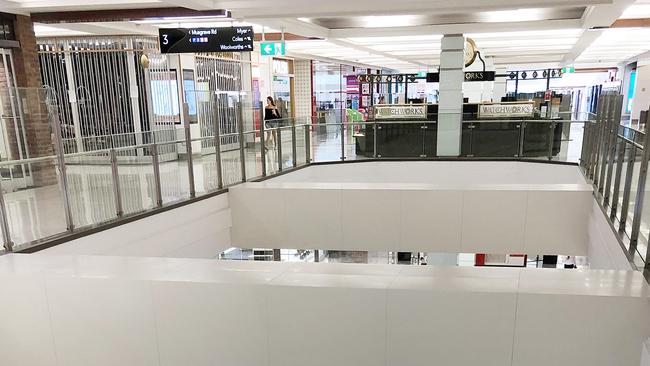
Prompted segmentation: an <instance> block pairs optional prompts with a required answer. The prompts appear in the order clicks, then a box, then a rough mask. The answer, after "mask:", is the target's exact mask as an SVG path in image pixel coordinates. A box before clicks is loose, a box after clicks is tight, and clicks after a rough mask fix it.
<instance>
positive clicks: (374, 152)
mask: <svg viewBox="0 0 650 366" xmlns="http://www.w3.org/2000/svg"><path fill="white" fill-rule="evenodd" d="M377 127H379V125H377V121H375V122H374V123H373V126H372V135H373V138H372V157H373V158H375V159H377V156H378V154H377Z"/></svg>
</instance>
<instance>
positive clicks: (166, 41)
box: [162, 34, 169, 45]
mask: <svg viewBox="0 0 650 366" xmlns="http://www.w3.org/2000/svg"><path fill="white" fill-rule="evenodd" d="M162 36H163V44H165V45H166V44H169V39H167V35H166V34H163V35H162Z"/></svg>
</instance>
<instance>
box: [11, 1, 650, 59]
mask: <svg viewBox="0 0 650 366" xmlns="http://www.w3.org/2000/svg"><path fill="white" fill-rule="evenodd" d="M169 6H183V7H187V8H192V9H197V10H206V9H228V10H230V11H232V14H233V18H234V19H231V20H228V21H223V19H166V20H148V21H141V22H113V23H77V24H47V25H38V26H37V27H36V32H37V35H38V36H62V35H66V34H69V35H83V34H102V35H106V34H124V33H136V34H152V35H153V34H157V28H158V27H170V26H172V27H176V26H180V27H195V26H216V25H230V24H253V25H254V27H255V31H256V32H257V33H260V32H261V31H262V29H264V30H265V31H266V32H267V33H271V32H279V31H280V30H284V31H285V32H288V33H293V34H297V35H301V36H305V37H317V38H320V39H321V40H305V41H288V42H287V51H288V52H289V54H290V55H293V56H296V57H311V58H316V59H323V60H340V61H342V62H348V63H356V64H363V65H371V66H376V67H384V68H389V69H395V70H399V71H421V70H432V69H436V68H437V66H438V64H439V57H440V40H441V38H442V35H443V34H450V33H463V34H465V35H466V36H468V37H471V38H472V39H474V40H475V41H476V44H477V45H478V47H479V49H480V51H481V53H482V55H483V56H484V57H488V58H491V62H493V63H494V64H496V65H498V66H500V67H520V66H524V67H537V66H539V67H550V66H563V65H576V66H578V67H580V66H584V67H587V66H589V67H591V66H599V67H603V66H616V65H618V64H619V63H621V62H624V61H626V60H629V59H633V58H635V57H638V55H640V54H644V53H646V52H648V51H650V42H648V41H646V40H647V39H650V38H649V37H648V36H650V28H620V29H608V30H591V29H592V28H594V27H597V28H598V27H608V26H610V25H611V24H612V23H613V22H614V21H616V20H617V19H619V18H624V19H633V18H650V0H638V1H634V0H489V1H476V0H455V1H448V0H400V1H395V0H355V1H349V0H345V1H344V0H329V1H327V2H324V1H322V2H321V1H313V0H273V1H271V0H231V1H218V0H133V1H128V0H94V1H92V2H89V1H87V0H0V11H10V12H16V13H29V12H38V11H67V10H100V9H115V8H147V7H169ZM369 9H370V10H369ZM576 12H577V13H579V14H580V16H576V15H575V14H576ZM233 22H235V23H233ZM324 24H325V25H327V26H324ZM648 54H650V52H648Z"/></svg>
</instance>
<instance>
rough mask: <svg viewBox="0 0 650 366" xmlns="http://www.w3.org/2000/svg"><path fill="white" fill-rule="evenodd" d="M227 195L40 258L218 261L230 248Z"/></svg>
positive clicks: (73, 242)
mask: <svg viewBox="0 0 650 366" xmlns="http://www.w3.org/2000/svg"><path fill="white" fill-rule="evenodd" d="M230 224H231V221H230V209H229V207H228V194H221V195H218V196H215V197H211V198H207V199H204V200H201V201H198V202H195V203H192V204H189V205H186V206H182V207H179V208H176V209H173V210H170V211H166V212H162V213H159V214H156V215H152V216H149V217H146V218H143V219H140V220H137V221H133V222H130V223H128V224H124V225H120V226H117V227H114V228H111V229H108V230H105V231H102V232H99V233H96V234H92V235H88V236H85V237H82V238H79V239H75V240H71V241H69V242H66V243H63V244H60V245H57V246H55V247H52V248H49V249H46V250H43V251H40V252H38V254H39V255H40V254H73V255H115V256H131V257H136V256H140V257H176V258H215V257H216V256H218V255H219V253H221V252H222V251H223V250H225V249H227V248H230V247H231V245H230Z"/></svg>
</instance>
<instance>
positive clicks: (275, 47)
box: [260, 42, 285, 56]
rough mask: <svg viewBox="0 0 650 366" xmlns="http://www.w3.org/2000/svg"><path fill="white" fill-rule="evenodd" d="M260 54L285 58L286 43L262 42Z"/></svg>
mask: <svg viewBox="0 0 650 366" xmlns="http://www.w3.org/2000/svg"><path fill="white" fill-rule="evenodd" d="M260 52H261V55H262V56H284V54H285V47H284V42H262V44H261V45H260Z"/></svg>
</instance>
